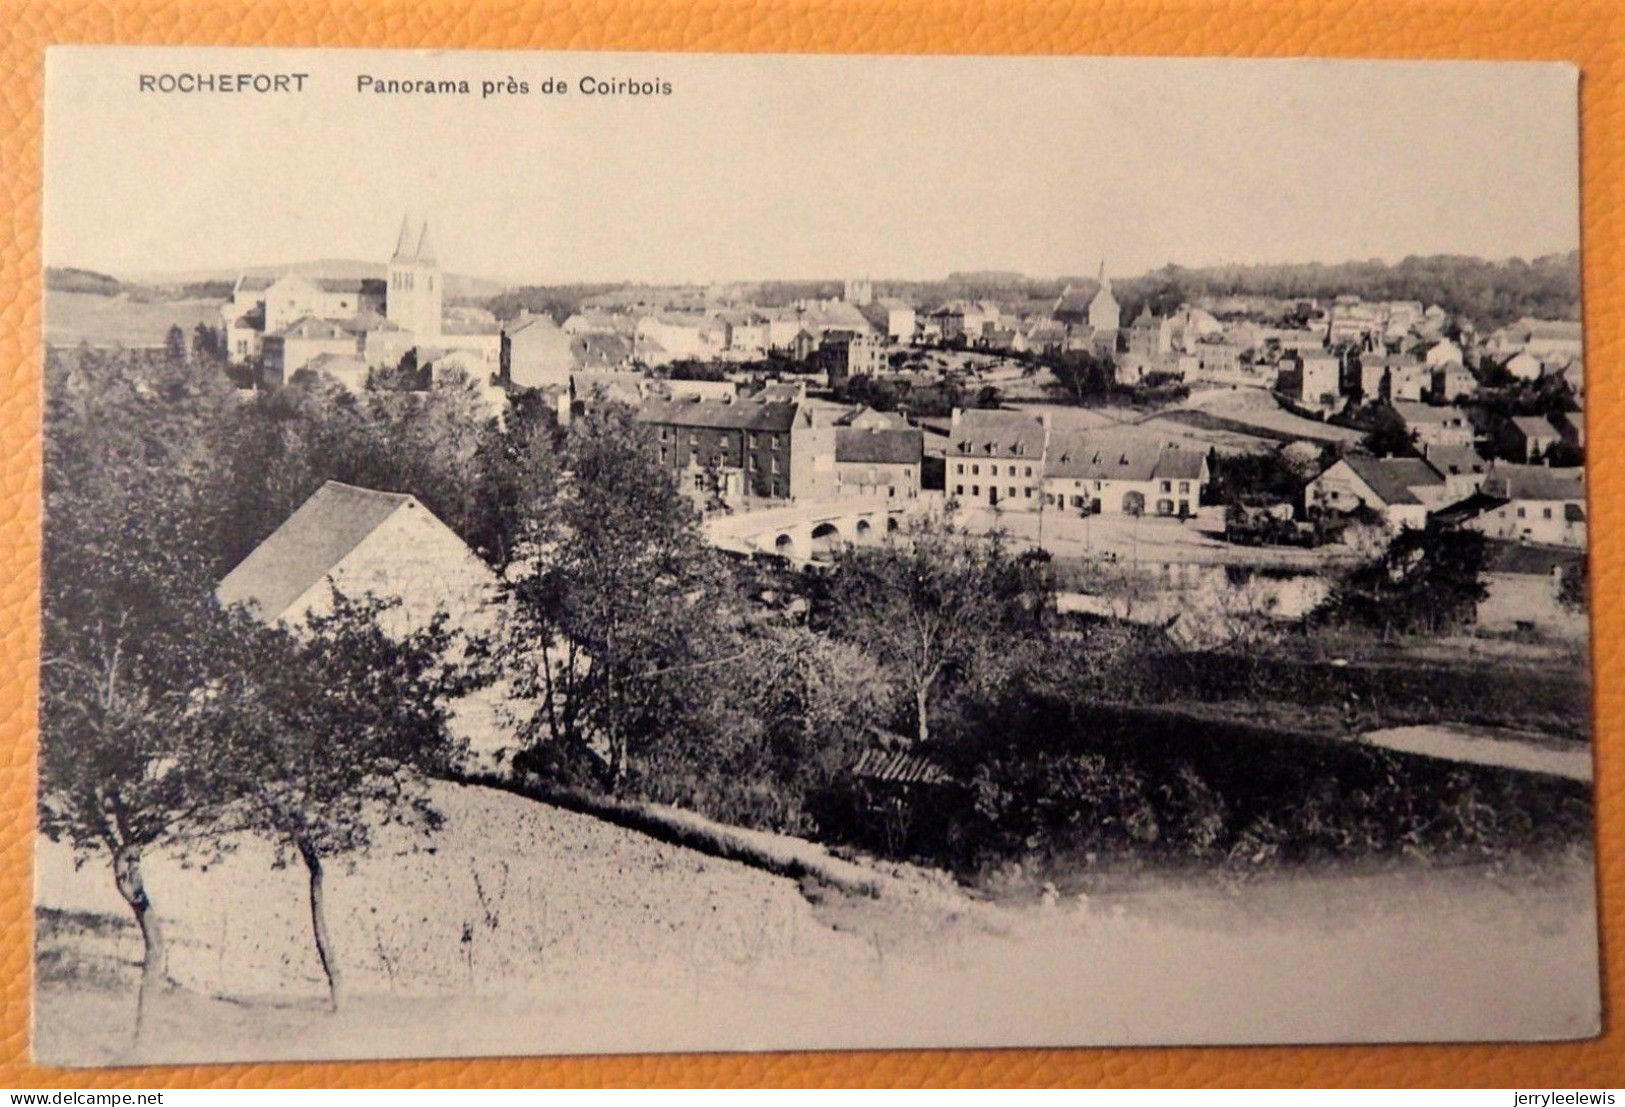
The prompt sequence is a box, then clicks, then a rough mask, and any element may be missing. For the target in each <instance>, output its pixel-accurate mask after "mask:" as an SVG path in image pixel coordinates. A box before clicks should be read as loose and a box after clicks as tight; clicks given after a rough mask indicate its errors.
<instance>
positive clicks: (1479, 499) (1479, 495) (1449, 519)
mask: <svg viewBox="0 0 1625 1107" xmlns="http://www.w3.org/2000/svg"><path fill="white" fill-rule="evenodd" d="M1506 503H1507V502H1506V501H1505V500H1504V499H1502V498H1501V497H1499V496H1491V495H1489V494H1488V493H1486V492H1475V493H1473V494H1472V495H1471V496H1468V497H1467V498H1466V499H1465V500H1461V501H1459V502H1457V503H1453V504H1451V505H1449V506H1448V507H1442V508H1440V509H1439V510H1438V511H1435V512H1434V513H1433V519H1434V521H1435V522H1438V523H1444V524H1447V525H1451V526H1455V525H1459V524H1461V523H1465V522H1466V521H1467V520H1468V519H1473V518H1477V517H1478V516H1480V515H1483V514H1484V513H1485V512H1488V511H1494V510H1495V509H1496V508H1500V507H1505V506H1506Z"/></svg>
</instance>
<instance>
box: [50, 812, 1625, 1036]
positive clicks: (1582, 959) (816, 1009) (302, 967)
mask: <svg viewBox="0 0 1625 1107" xmlns="http://www.w3.org/2000/svg"><path fill="white" fill-rule="evenodd" d="M436 798H437V802H438V803H439V804H440V806H441V807H442V809H443V810H444V811H445V813H446V815H447V824H446V826H445V827H444V828H443V830H442V831H441V833H440V834H439V835H438V836H437V838H436V839H435V840H434V842H433V843H432V844H431V846H430V847H429V848H428V849H425V850H422V851H419V852H415V853H414V852H409V851H408V848H407V847H408V845H409V843H406V842H403V841H400V840H398V839H397V840H391V841H385V842H383V843H381V844H380V845H379V847H378V848H376V849H375V850H374V851H373V852H372V854H371V855H369V856H368V857H366V858H363V859H361V860H360V861H359V863H358V864H356V865H355V866H354V867H353V869H352V868H349V867H347V866H345V865H343V864H342V863H335V864H332V865H330V866H329V877H328V889H329V905H330V906H329V917H330V921H331V925H332V930H333V938H334V943H335V948H336V953H337V956H338V959H339V961H340V964H341V965H342V967H343V969H344V972H345V974H346V977H347V980H348V981H349V985H350V988H351V995H352V1000H351V1001H350V1002H349V1003H348V1004H347V1006H346V1007H345V1008H344V1009H342V1010H341V1011H340V1012H339V1014H337V1015H328V1014H326V1013H325V1012H324V1011H323V1010H322V1008H321V1006H320V1002H319V999H318V997H319V996H320V995H321V992H322V988H321V983H320V976H319V972H318V968H317V965H316V962H315V958H314V955H313V953H312V950H311V945H310V941H309V938H308V935H307V933H306V930H305V927H306V925H307V920H308V915H307V914H306V911H307V910H308V908H307V907H306V901H305V899H304V894H303V892H304V889H303V883H304V881H303V873H302V871H300V870H299V868H298V866H297V865H295V866H294V867H293V868H291V869H287V868H284V869H276V868H274V867H273V856H272V853H271V851H270V850H269V849H268V848H267V847H266V846H265V845H264V844H263V843H258V842H254V841H245V842H243V843H241V848H239V849H238V850H237V851H235V852H234V853H232V854H231V855H229V856H228V857H226V858H225V859H224V860H223V861H222V862H220V863H217V864H213V865H210V866H209V867H208V868H207V869H206V870H204V869H201V868H197V867H193V868H182V867H181V866H180V865H179V864H177V863H175V862H174V861H166V860H163V859H152V860H151V861H149V863H148V866H147V868H148V872H147V885H148V888H149V890H150V892H151V894H152V896H153V899H154V903H155V904H156V906H157V910H158V912H159V915H160V917H161V918H162V920H163V922H164V925H165V930H166V933H167V935H168V936H169V938H170V940H171V943H172V951H171V971H172V973H173V975H174V976H175V977H176V978H177V979H178V980H179V982H180V983H181V984H183V985H184V986H185V989H186V990H184V991H180V992H176V993H173V994H171V995H169V996H166V997H163V998H162V999H161V1001H160V1008H159V1011H158V1013H157V1017H156V1018H155V1029H156V1032H155V1033H153V1034H152V1036H151V1044H150V1045H149V1046H148V1047H147V1048H146V1049H145V1050H144V1051H143V1052H142V1053H139V1054H135V1055H131V1054H127V1053H125V1052H124V1050H125V1048H126V1045H125V1043H126V1042H127V1040H128V1030H129V1025H130V1021H129V1020H130V1016H131V1010H132V1003H133V1000H132V998H131V997H132V996H133V990H132V986H133V981H134V978H135V961H136V960H137V959H138V957H139V949H140V943H139V940H138V939H137V937H136V935H135V933H134V928H133V926H131V925H130V923H129V921H128V914H127V912H125V911H124V910H123V908H122V906H121V904H120V903H119V901H118V899H117V897H116V895H115V894H114V892H113V889H112V882H111V881H110V880H109V879H108V877H107V872H106V869H105V867H104V866H102V865H101V864H100V863H99V862H97V861H92V862H91V863H90V864H88V865H86V866H85V867H83V868H81V869H78V870H75V869H74V867H73V865H72V860H71V858H70V857H69V856H68V855H67V854H66V852H65V851H64V850H62V849H61V848H59V847H56V846H52V845H49V844H42V845H41V847H40V850H39V853H38V859H37V873H38V889H39V890H38V903H39V905H40V908H41V915H40V920H39V927H38V938H37V942H36V949H37V965H38V970H37V971H38V973H39V982H38V1000H37V1007H36V1036H35V1051H36V1057H37V1058H38V1059H40V1060H41V1061H42V1062H45V1063H52V1062H53V1061H60V1060H69V1059H72V1060H76V1061H78V1062H79V1063H87V1062H88V1063H97V1064H107V1063H113V1062H120V1061H139V1060H151V1061H190V1060H208V1061H225V1060H232V1059H259V1060H274V1059H279V1058H314V1057H362V1056H370V1057H379V1056H384V1057H399V1056H446V1055H455V1054H500V1053H578V1052H605V1051H622V1050H625V1051H635V1050H677V1049H682V1050H710V1049H740V1048H743V1049H785V1048H851V1047H854V1046H878V1045H898V1046H938V1047H941V1046H952V1045H988V1046H1004V1045H1022V1044H1025V1045H1041V1044H1048V1043H1055V1044H1067V1043H1071V1044H1086V1043H1123V1042H1163V1043H1177V1042H1189V1041H1192V1040H1195V1039H1198V1038H1200V1039H1202V1040H1209V1041H1213V1040H1222V1041H1255V1042H1265V1041H1276V1040H1297V1041H1351V1040H1359V1039H1361V1038H1369V1037H1370V1036H1371V1035H1372V1034H1373V1033H1380V1034H1381V1035H1382V1036H1383V1037H1384V1038H1386V1039H1407V1038H1429V1037H1434V1038H1469V1039H1506V1038H1517V1037H1519V1036H1521V1035H1523V1034H1525V1033H1527V1029H1528V1028H1529V1027H1532V1026H1539V1027H1543V1028H1547V1029H1550V1028H1553V1027H1563V1028H1566V1029H1567V1030H1568V1031H1570V1032H1572V1033H1574V1034H1584V1033H1588V1032H1593V1031H1594V1028H1595V1026H1596V1019H1597V1011H1596V994H1597V993H1596V991H1595V984H1594V980H1595V977H1594V975H1592V974H1594V972H1595V949H1596V946H1595V939H1594V933H1595V932H1594V924H1595V920H1594V912H1593V909H1592V900H1591V895H1590V884H1589V873H1590V868H1589V861H1588V860H1587V859H1585V858H1578V859H1572V860H1571V861H1569V862H1564V863H1562V864H1560V865H1556V866H1554V867H1553V868H1550V869H1547V870H1545V871H1544V874H1543V875H1541V876H1540V877H1539V878H1538V879H1537V878H1536V877H1535V876H1533V875H1532V874H1530V873H1527V872H1524V873H1520V872H1519V871H1517V870H1510V871H1509V870H1501V871H1499V872H1490V871H1489V870H1479V869H1469V870H1466V871H1461V872H1453V871H1440V870H1432V869H1426V868H1423V867H1418V868H1416V869H1413V870H1406V869H1395V870H1392V871H1386V872H1379V873H1374V874H1371V875H1359V874H1355V873H1346V872H1345V873H1336V872H1332V873H1319V874H1290V873H1288V874H1278V875H1277V876H1275V877H1272V878H1269V879H1259V880H1252V881H1248V882H1247V883H1245V885H1234V886H1233V885H1228V884H1225V883H1221V882H1215V881H1213V880H1211V879H1208V880H1202V881H1196V880H1190V879H1187V878H1181V877H1179V876H1177V875H1168V874H1164V875H1160V876H1153V877H1146V878H1138V879H1131V880H1128V881H1127V882H1120V883H1121V884H1122V886H1121V888H1120V889H1119V890H1117V891H1113V892H1100V893H1097V894H1095V895H1092V896H1091V897H1090V898H1089V899H1088V900H1083V899H1081V898H1073V897H1067V898H1065V899H1064V900H1063V901H1062V902H1061V903H1060V904H1058V905H1056V906H1055V907H1054V908H1052V909H1045V908H1042V907H1039V906H1036V905H1035V906H1033V907H1019V908H1011V907H998V908H994V907H985V906H984V907H978V908H971V907H970V906H969V905H968V904H967V908H966V910H965V912H964V913H963V914H958V915H955V914H944V913H943V912H942V911H941V910H940V909H939V908H937V907H929V908H928V907H926V906H922V904H921V903H920V902H918V901H913V900H899V899H896V898H893V897H890V896H886V895H882V896H881V897H879V898H875V899H871V898H867V897H848V896H843V895H840V894H837V893H834V892H833V891H831V890H829V889H827V888H820V887H813V886H808V887H806V888H804V889H803V888H798V886H797V885H796V884H795V883H793V882H791V881H789V880H786V879H782V878H779V877H774V876H770V875H768V874H766V873H763V872H761V871H759V870H756V869H752V868H747V867H746V866H744V865H741V864H737V863H734V862H729V861H721V860H717V859H716V858H713V857H709V856H705V855H702V854H699V853H696V852H693V851H691V850H687V849H682V848H679V847H675V846H669V845H665V844H662V843H659V842H656V841H654V840H653V839H651V838H648V837H645V836H643V835H641V834H638V833H636V832H634V831H630V830H625V829H621V828H618V827H615V826H612V825H610V824H608V823H605V822H601V821H599V820H597V819H594V818H591V817H589V816H585V815H579V814H573V813H571V812H567V811H563V810H560V809H558V808H555V807H551V806H547V805H544V804H538V803H533V802H531V801H528V800H525V799H522V798H519V797H517V796H512V795H509V794H506V793H499V792H493V791H489V790H487V789H483V788H474V787H456V786H451V785H445V786H441V787H440V788H439V789H438V790H437V796H436ZM1588 942H1589V945H1588ZM1588 948H1589V950H1590V951H1591V953H1590V957H1589V958H1588V957H1587V955H1586V951H1587V949H1588ZM1350 966H1356V967H1358V972H1357V973H1351V972H1350ZM1588 985H1589V987H1590V991H1589V998H1588V992H1587V987H1588ZM1328 995H1337V996H1338V997H1339V999H1338V1002H1337V1003H1327V1002H1326V1001H1325V999H1326V996H1328ZM1377 1012H1381V1015H1380V1017H1378V1016H1377V1014H1376V1013H1377Z"/></svg>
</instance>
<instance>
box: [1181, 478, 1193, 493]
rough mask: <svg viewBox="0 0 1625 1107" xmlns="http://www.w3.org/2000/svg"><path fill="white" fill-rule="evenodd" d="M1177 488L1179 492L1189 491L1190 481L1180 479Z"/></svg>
mask: <svg viewBox="0 0 1625 1107" xmlns="http://www.w3.org/2000/svg"><path fill="white" fill-rule="evenodd" d="M1179 490H1180V491H1181V492H1189V491H1190V490H1191V482H1190V481H1188V480H1182V481H1180V482H1179Z"/></svg>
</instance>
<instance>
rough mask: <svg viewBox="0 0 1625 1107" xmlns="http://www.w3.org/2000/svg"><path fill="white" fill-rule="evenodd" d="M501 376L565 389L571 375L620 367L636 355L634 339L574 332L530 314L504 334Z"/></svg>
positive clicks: (516, 382)
mask: <svg viewBox="0 0 1625 1107" xmlns="http://www.w3.org/2000/svg"><path fill="white" fill-rule="evenodd" d="M500 349H501V354H500V356H499V360H498V367H497V376H498V379H500V380H502V381H504V382H505V383H508V384H511V385H513V386H515V387H517V388H566V387H568V386H569V383H570V377H571V374H573V373H576V372H579V371H588V372H605V371H614V370H618V369H620V368H621V367H622V366H625V365H628V364H630V362H631V359H632V340H631V339H630V338H629V337H628V336H626V335H623V334H615V333H611V332H608V331H581V332H580V333H577V334H571V333H569V332H568V331H566V330H565V329H564V328H563V327H560V326H559V325H558V324H556V323H554V322H553V320H552V319H551V318H549V317H548V316H546V315H531V314H529V313H525V314H522V315H520V316H519V318H517V319H515V320H514V321H513V322H512V323H510V324H509V325H508V326H507V328H506V329H505V330H504V331H503V332H502V335H501V338H500Z"/></svg>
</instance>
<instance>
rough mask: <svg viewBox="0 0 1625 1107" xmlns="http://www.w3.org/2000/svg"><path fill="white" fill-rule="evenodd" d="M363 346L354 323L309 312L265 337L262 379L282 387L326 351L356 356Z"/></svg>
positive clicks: (262, 343)
mask: <svg viewBox="0 0 1625 1107" xmlns="http://www.w3.org/2000/svg"><path fill="white" fill-rule="evenodd" d="M361 349H362V343H361V339H360V337H359V335H358V333H357V331H356V330H355V329H354V328H353V327H351V326H349V325H347V324H346V323H345V322H342V321H339V320H334V319H318V318H316V317H315V316H313V315H307V316H305V317H304V318H302V319H300V320H299V321H298V322H296V323H294V324H292V325H290V326H287V327H284V328H283V329H281V330H279V331H275V332H274V333H271V334H267V335H266V336H265V337H264V338H263V339H262V341H261V356H262V358H263V360H264V367H265V368H264V373H263V376H262V378H261V379H262V382H263V383H264V384H266V385H268V386H277V387H280V386H281V385H285V384H287V383H288V382H289V381H290V380H292V379H293V375H294V374H295V373H297V372H299V370H301V369H303V368H304V367H305V366H306V365H308V364H310V362H311V361H312V360H314V359H315V358H317V357H319V356H320V355H322V354H337V355H342V356H344V357H354V356H356V355H357V354H359V353H360V352H361Z"/></svg>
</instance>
